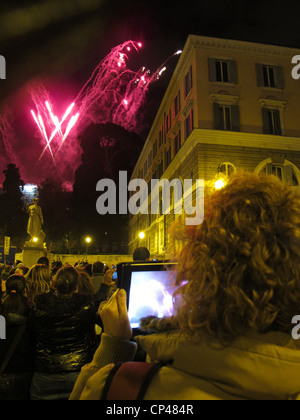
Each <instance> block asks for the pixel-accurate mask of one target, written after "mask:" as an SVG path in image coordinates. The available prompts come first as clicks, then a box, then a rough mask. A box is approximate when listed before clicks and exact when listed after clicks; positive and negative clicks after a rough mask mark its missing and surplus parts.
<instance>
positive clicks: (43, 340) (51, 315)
mask: <svg viewBox="0 0 300 420" xmlns="http://www.w3.org/2000/svg"><path fill="white" fill-rule="evenodd" d="M33 321H34V328H35V332H36V358H35V371H36V372H39V373H51V374H52V373H68V372H76V371H80V369H81V367H82V366H83V365H85V364H86V363H88V362H90V361H91V360H92V358H93V353H94V351H95V345H96V337H95V323H96V321H97V310H96V308H95V307H94V305H93V304H92V303H91V302H90V299H89V297H87V296H84V295H80V294H77V293H74V294H73V295H72V296H71V297H64V296H58V295H56V293H55V292H53V291H51V292H49V293H46V294H43V295H40V296H37V297H36V299H35V305H34V311H33Z"/></svg>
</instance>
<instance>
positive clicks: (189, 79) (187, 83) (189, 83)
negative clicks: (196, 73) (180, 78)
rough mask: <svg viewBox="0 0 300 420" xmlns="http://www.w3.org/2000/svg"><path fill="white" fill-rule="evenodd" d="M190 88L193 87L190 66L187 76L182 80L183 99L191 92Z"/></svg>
mask: <svg viewBox="0 0 300 420" xmlns="http://www.w3.org/2000/svg"><path fill="white" fill-rule="evenodd" d="M192 87H193V70H192V66H191V67H190V68H189V71H188V73H187V75H186V76H185V79H184V93H185V97H187V95H188V94H189V92H190V91H191V89H192Z"/></svg>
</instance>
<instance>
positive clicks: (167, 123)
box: [165, 111, 171, 133]
mask: <svg viewBox="0 0 300 420" xmlns="http://www.w3.org/2000/svg"><path fill="white" fill-rule="evenodd" d="M170 128H171V111H169V112H168V113H167V114H166V115H165V133H167V132H168V131H169V130H170Z"/></svg>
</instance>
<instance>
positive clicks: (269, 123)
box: [262, 108, 282, 136]
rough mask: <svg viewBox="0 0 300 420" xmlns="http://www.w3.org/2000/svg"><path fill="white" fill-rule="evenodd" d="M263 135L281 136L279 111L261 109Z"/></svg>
mask: <svg viewBox="0 0 300 420" xmlns="http://www.w3.org/2000/svg"><path fill="white" fill-rule="evenodd" d="M262 118H263V132H264V134H273V135H277V136H281V135H282V129H281V114H280V111H279V109H268V108H263V109H262Z"/></svg>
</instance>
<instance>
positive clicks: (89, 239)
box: [85, 236, 92, 255]
mask: <svg viewBox="0 0 300 420" xmlns="http://www.w3.org/2000/svg"><path fill="white" fill-rule="evenodd" d="M91 242H92V238H90V237H89V236H87V237H86V238H85V243H86V255H87V254H88V247H89V245H90V244H91Z"/></svg>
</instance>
